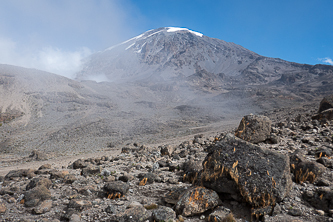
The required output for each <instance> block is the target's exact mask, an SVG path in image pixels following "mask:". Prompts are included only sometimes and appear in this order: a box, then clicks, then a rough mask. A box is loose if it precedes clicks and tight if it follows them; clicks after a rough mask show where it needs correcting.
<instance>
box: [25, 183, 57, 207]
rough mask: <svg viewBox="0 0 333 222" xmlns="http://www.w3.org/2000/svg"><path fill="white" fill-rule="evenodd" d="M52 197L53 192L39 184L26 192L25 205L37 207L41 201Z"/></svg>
mask: <svg viewBox="0 0 333 222" xmlns="http://www.w3.org/2000/svg"><path fill="white" fill-rule="evenodd" d="M49 199H51V192H50V191H49V190H48V189H47V188H46V187H45V186H43V185H41V186H37V187H35V188H33V189H31V190H29V191H27V192H25V194H24V206H26V207H35V206H37V205H38V204H39V203H40V202H41V201H44V200H49Z"/></svg>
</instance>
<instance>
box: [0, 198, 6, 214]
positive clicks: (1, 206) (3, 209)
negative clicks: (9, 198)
mask: <svg viewBox="0 0 333 222" xmlns="http://www.w3.org/2000/svg"><path fill="white" fill-rule="evenodd" d="M6 210H7V207H6V204H5V203H3V202H2V201H1V200H0V214H3V213H5V212H6Z"/></svg>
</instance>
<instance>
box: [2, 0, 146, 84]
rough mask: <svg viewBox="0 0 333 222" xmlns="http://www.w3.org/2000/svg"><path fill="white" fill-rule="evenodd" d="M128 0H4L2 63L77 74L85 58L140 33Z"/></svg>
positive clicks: (72, 75)
mask: <svg viewBox="0 0 333 222" xmlns="http://www.w3.org/2000/svg"><path fill="white" fill-rule="evenodd" d="M141 19H142V16H141V15H140V14H139V12H138V10H137V9H136V8H134V7H133V5H132V4H131V2H130V1H128V0H112V1H110V0H100V1H82V0H71V1H68V0H57V1H44V0H31V1H26V0H3V1H1V7H0V63H3V64H11V65H17V66H23V67H28V68H36V69H41V70H45V71H49V72H53V73H56V74H60V75H63V76H66V77H69V78H73V77H75V76H74V73H75V72H76V71H78V69H79V67H80V65H81V59H82V58H84V57H86V56H88V55H89V54H91V52H92V51H100V50H103V49H105V48H108V47H110V46H112V45H115V44H118V43H119V42H122V41H124V40H126V39H128V38H130V37H132V36H134V35H136V34H137V33H138V29H139V28H138V26H139V24H141V23H140V20H141Z"/></svg>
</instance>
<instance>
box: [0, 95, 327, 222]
mask: <svg viewBox="0 0 333 222" xmlns="http://www.w3.org/2000/svg"><path fill="white" fill-rule="evenodd" d="M329 98H331V97H326V98H325V99H324V100H323V101H330V100H329ZM322 104H325V105H324V106H325V107H324V110H322V106H320V107H321V108H320V110H321V113H319V114H318V108H317V107H314V106H307V105H305V106H303V107H298V108H293V109H279V110H274V111H272V112H265V113H262V115H264V116H266V117H263V116H256V115H249V116H245V117H244V118H243V120H242V121H241V122H240V126H239V127H238V128H237V129H236V130H235V131H231V132H230V131H229V132H223V133H216V134H215V135H214V134H213V135H211V136H204V135H201V134H198V135H196V136H195V137H194V138H193V139H192V140H189V141H184V142H182V143H180V144H179V145H176V146H172V145H162V146H158V147H153V146H152V147H150V146H145V145H142V144H139V143H137V142H135V143H129V144H127V145H126V146H124V147H123V148H122V149H121V154H120V155H117V156H111V157H110V156H103V157H100V158H93V157H91V158H88V159H78V160H76V161H74V162H73V163H70V164H69V165H66V166H63V167H62V168H53V167H52V166H51V165H48V164H44V165H42V166H40V167H39V169H22V170H14V171H10V172H9V173H8V174H7V175H5V176H4V177H0V217H1V220H2V221H54V222H55V221H250V220H254V221H255V220H258V221H333V202H332V200H333V162H332V158H331V157H332V154H333V145H332V144H333V120H332V119H330V118H329V116H330V115H328V116H325V117H323V116H321V114H322V113H323V112H332V111H331V110H332V108H330V107H327V106H326V105H327V102H325V103H322ZM328 104H330V102H328ZM326 117H328V118H326ZM268 118H269V119H268ZM263 121H264V122H263ZM244 126H245V127H244ZM262 126H264V127H262ZM253 129H256V130H253ZM260 129H262V130H261V131H260ZM257 133H259V134H260V135H259V136H258V135H257ZM235 135H236V136H239V137H241V138H243V139H245V140H248V141H249V140H251V138H256V140H255V141H252V143H251V142H247V141H245V140H243V139H241V138H238V137H236V136H235ZM242 135H246V136H245V137H242ZM258 138H260V139H258ZM242 154H243V156H242ZM35 156H36V154H35ZM37 156H38V155H37ZM276 158H280V159H281V161H277V162H274V161H276ZM221 181H222V182H223V183H221Z"/></svg>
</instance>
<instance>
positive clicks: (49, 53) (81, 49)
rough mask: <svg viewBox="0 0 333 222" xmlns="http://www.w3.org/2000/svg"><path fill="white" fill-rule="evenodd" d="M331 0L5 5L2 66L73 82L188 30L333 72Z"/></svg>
mask: <svg viewBox="0 0 333 222" xmlns="http://www.w3.org/2000/svg"><path fill="white" fill-rule="evenodd" d="M332 9H333V1H332V0H316V1H315V0H302V1H299V0H288V1H286V0H279V1H277V0H276V1H275V0H269V1H268V0H251V1H250V0H228V1H223V0H2V1H1V7H0V63H6V64H13V65H19V66H24V67H32V68H38V69H42V70H47V71H50V72H55V73H58V74H62V75H65V76H68V77H73V73H74V72H75V71H76V70H77V69H78V68H79V66H80V64H81V59H82V58H84V57H86V56H88V55H89V54H91V53H93V52H97V51H99V50H103V49H105V48H108V47H110V46H112V45H115V44H117V43H119V42H122V41H125V40H127V39H129V38H131V37H133V36H136V35H139V34H141V33H142V32H145V31H147V30H150V29H155V28H159V27H166V26H167V27H168V26H175V27H186V28H189V29H191V30H194V31H198V32H201V33H203V34H204V35H206V36H209V37H213V38H218V39H223V40H225V41H228V42H234V43H236V44H239V45H242V46H243V47H245V48H247V49H249V50H252V51H254V52H256V53H258V54H261V55H263V56H269V57H274V58H281V59H284V60H287V61H292V62H298V63H307V64H317V63H321V64H331V65H333V61H332V59H333V13H332Z"/></svg>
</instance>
